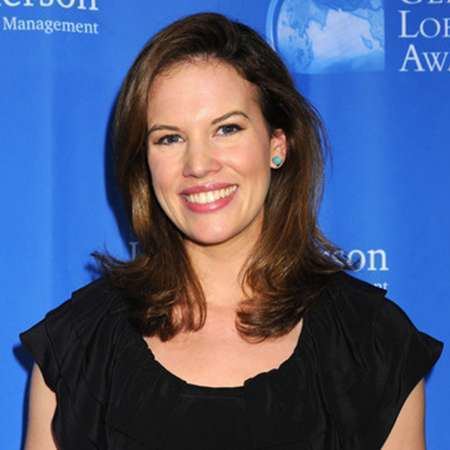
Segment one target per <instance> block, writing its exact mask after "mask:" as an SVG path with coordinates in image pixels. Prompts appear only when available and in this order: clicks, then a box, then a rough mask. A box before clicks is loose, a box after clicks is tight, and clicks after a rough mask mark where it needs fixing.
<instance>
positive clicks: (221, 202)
mask: <svg viewBox="0 0 450 450" xmlns="http://www.w3.org/2000/svg"><path fill="white" fill-rule="evenodd" d="M231 186H233V185H231ZM238 190H239V188H238V189H236V190H235V191H233V192H232V193H231V194H230V195H228V196H227V197H224V198H219V199H217V200H216V201H214V202H211V203H191V202H189V201H188V199H187V198H186V196H184V195H182V196H181V198H182V199H183V203H184V205H185V206H186V208H188V209H189V210H190V211H192V212H195V213H211V212H214V211H217V210H219V209H222V208H225V206H227V205H228V204H229V203H230V202H231V201H232V200H233V199H234V196H235V195H236V192H237V191H238ZM200 192H205V191H200Z"/></svg>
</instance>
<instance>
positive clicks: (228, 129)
mask: <svg viewBox="0 0 450 450" xmlns="http://www.w3.org/2000/svg"><path fill="white" fill-rule="evenodd" d="M220 130H222V133H219V134H221V135H228V134H234V133H237V132H238V131H241V130H242V127H240V126H239V125H237V124H235V123H230V124H227V125H222V126H221V127H219V128H218V131H220Z"/></svg>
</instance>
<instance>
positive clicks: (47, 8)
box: [0, 0, 100, 35]
mask: <svg viewBox="0 0 450 450" xmlns="http://www.w3.org/2000/svg"><path fill="white" fill-rule="evenodd" d="M98 3H99V0H0V12H1V13H6V14H7V15H4V16H3V17H2V31H5V32H37V33H45V34H53V33H72V34H93V35H95V34H99V33H100V30H99V24H98V23H97V22H93V21H90V20H84V18H85V17H87V16H86V15H85V14H87V13H93V12H97V11H99V6H98ZM58 11H59V12H61V13H64V16H63V17H64V18H62V17H61V20H55V19H53V18H51V19H50V18H47V15H48V14H49V13H50V14H51V15H52V17H53V16H54V14H55V13H58ZM67 11H72V12H77V13H80V14H83V16H82V17H83V20H78V19H79V18H80V15H79V14H77V15H76V17H75V16H73V17H70V19H72V20H67ZM75 19H77V20H75Z"/></svg>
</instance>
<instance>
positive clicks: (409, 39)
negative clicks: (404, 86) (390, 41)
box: [398, 0, 450, 72]
mask: <svg viewBox="0 0 450 450" xmlns="http://www.w3.org/2000/svg"><path fill="white" fill-rule="evenodd" d="M401 3H402V9H400V10H399V11H398V12H399V20H400V33H399V35H398V38H399V39H401V40H402V41H403V42H405V43H407V48H406V51H405V54H404V57H403V60H402V64H401V67H400V68H399V69H398V70H399V72H450V56H449V53H450V52H449V51H448V50H443V49H448V48H449V41H448V39H449V38H450V0H401ZM422 5H434V9H435V14H434V15H432V16H430V15H426V16H424V15H423V14H420V12H421V9H420V6H422ZM428 11H429V10H428ZM444 14H448V17H444Z"/></svg>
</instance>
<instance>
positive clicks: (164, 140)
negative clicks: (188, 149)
mask: <svg viewBox="0 0 450 450" xmlns="http://www.w3.org/2000/svg"><path fill="white" fill-rule="evenodd" d="M176 138H181V136H180V135H179V134H167V135H166V136H162V137H161V138H159V139H158V140H157V141H156V142H155V145H171V144H176V143H177V142H179V141H177V140H176Z"/></svg>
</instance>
